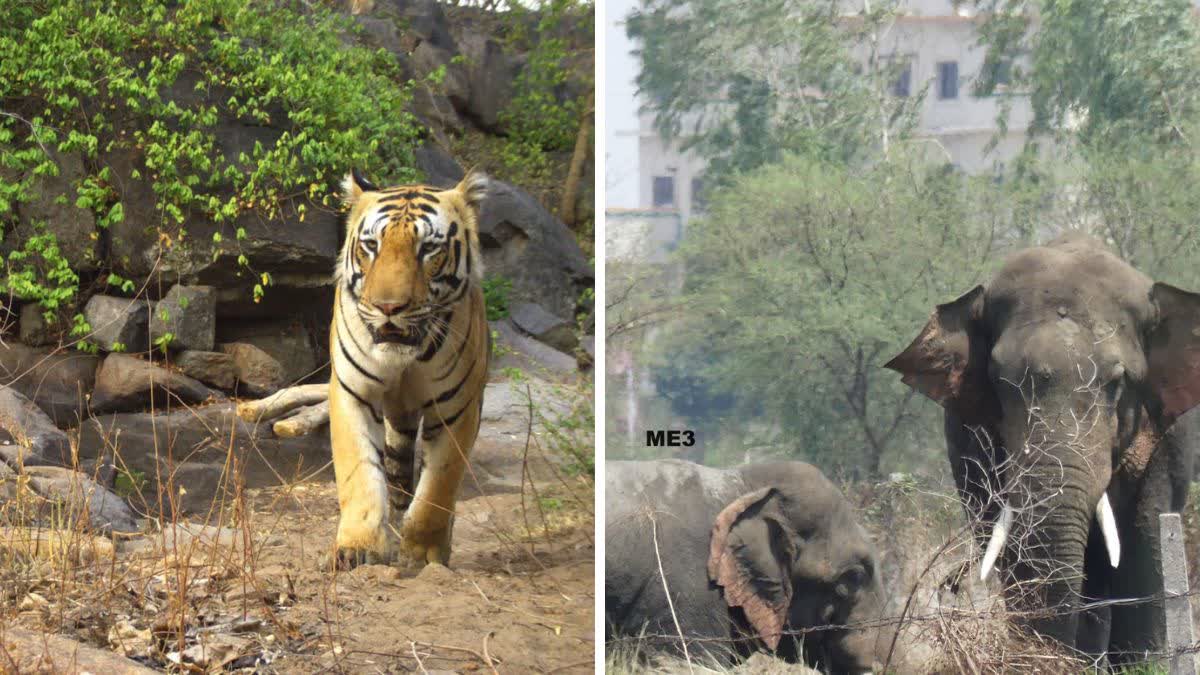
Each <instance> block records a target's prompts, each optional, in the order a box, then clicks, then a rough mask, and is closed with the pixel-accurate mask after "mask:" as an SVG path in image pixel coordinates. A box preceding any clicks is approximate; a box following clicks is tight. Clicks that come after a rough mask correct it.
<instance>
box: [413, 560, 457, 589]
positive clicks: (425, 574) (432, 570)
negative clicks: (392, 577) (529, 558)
mask: <svg viewBox="0 0 1200 675" xmlns="http://www.w3.org/2000/svg"><path fill="white" fill-rule="evenodd" d="M417 578H418V579H420V580H421V581H423V582H425V583H428V584H430V585H431V586H434V587H445V586H447V585H448V584H451V583H454V582H455V581H457V575H455V574H454V571H453V570H451V569H450V568H449V567H446V566H445V565H442V564H440V563H430V564H428V565H426V566H424V567H422V568H421V571H420V572H419V573H417Z"/></svg>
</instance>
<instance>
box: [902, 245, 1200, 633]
mask: <svg viewBox="0 0 1200 675" xmlns="http://www.w3.org/2000/svg"><path fill="white" fill-rule="evenodd" d="M887 367H889V368H892V369H894V370H897V371H899V372H900V373H902V374H903V376H904V377H903V379H904V382H906V383H907V384H908V385H909V386H911V387H913V388H914V389H916V390H917V391H919V392H921V393H923V394H925V395H926V396H928V397H929V398H931V399H933V400H934V401H937V402H938V403H940V404H941V405H942V406H943V407H945V408H946V410H947V412H948V415H947V430H948V433H949V432H950V428H951V426H952V425H953V426H954V427H956V428H959V429H961V428H964V427H965V428H966V429H967V430H969V431H968V433H973V434H976V435H977V438H978V440H977V441H976V443H977V447H984V448H985V449H986V451H985V452H984V453H983V454H982V455H981V456H980V457H978V458H975V459H973V460H972V461H977V462H979V463H981V464H986V465H987V466H985V467H982V468H981V470H980V474H979V475H981V476H983V477H984V479H983V480H984V482H986V483H987V484H986V485H979V484H974V485H967V486H966V487H965V488H964V492H966V493H967V496H968V497H972V496H974V497H979V498H980V500H981V503H980V504H977V505H976V506H977V508H981V509H982V511H983V512H984V513H986V514H987V519H988V520H989V521H991V522H992V523H993V530H992V533H991V537H990V540H989V544H988V546H987V550H986V552H985V555H984V560H983V565H982V568H981V570H982V574H983V576H984V577H986V576H987V574H988V572H989V571H990V570H991V569H992V566H993V565H994V564H995V563H996V561H997V559H998V558H999V559H1000V560H1002V561H1004V562H1005V565H1006V568H1007V569H1008V570H1009V571H1010V572H1011V573H1012V575H1013V576H1012V578H1013V579H1033V578H1038V579H1043V580H1048V582H1047V583H1043V584H1040V585H1038V587H1037V590H1036V593H1035V596H1036V597H1035V600H1036V603H1037V604H1038V605H1041V606H1046V605H1049V606H1057V605H1060V604H1065V605H1066V606H1072V604H1073V603H1074V602H1075V598H1076V595H1077V592H1078V589H1079V578H1080V576H1081V573H1082V570H1083V567H1082V560H1083V556H1084V549H1085V546H1086V544H1087V541H1088V536H1089V530H1090V528H1091V527H1092V523H1093V519H1095V521H1096V522H1097V524H1098V525H1099V531H1101V532H1103V534H1104V538H1105V542H1104V543H1105V544H1106V546H1107V548H1108V554H1109V556H1110V560H1111V562H1112V565H1113V567H1116V566H1117V564H1118V562H1119V559H1120V542H1119V541H1118V536H1117V526H1116V523H1115V521H1114V518H1113V515H1112V513H1113V512H1112V508H1111V506H1110V502H1109V497H1108V496H1107V494H1106V489H1107V488H1108V487H1109V481H1110V479H1111V477H1112V475H1113V470H1114V467H1115V466H1117V465H1118V464H1119V463H1122V462H1127V461H1130V460H1131V455H1130V453H1138V452H1145V453H1148V452H1149V449H1150V448H1153V444H1154V441H1155V438H1156V435H1158V434H1161V432H1162V431H1163V430H1165V429H1166V427H1167V426H1169V425H1170V424H1171V423H1172V422H1173V421H1174V420H1175V419H1176V418H1177V417H1178V416H1179V415H1182V414H1183V413H1184V412H1186V411H1187V410H1188V409H1189V408H1191V407H1193V406H1194V405H1196V403H1197V402H1200V296H1198V295H1195V294H1192V293H1188V292H1185V291H1181V290H1179V289H1177V288H1174V287H1171V286H1168V285H1166V284H1162V283H1152V282H1151V281H1150V279H1148V278H1146V277H1145V276H1144V275H1142V274H1140V273H1139V272H1137V271H1136V270H1134V269H1133V268H1132V267H1130V266H1129V265H1128V264H1126V263H1125V262H1123V261H1121V260H1120V259H1119V258H1117V257H1115V256H1113V255H1112V254H1110V253H1109V252H1108V251H1106V250H1105V249H1104V248H1103V247H1102V246H1101V245H1100V244H1099V243H1097V242H1095V241H1093V240H1090V239H1084V238H1065V239H1063V240H1060V241H1059V242H1056V243H1054V244H1051V245H1049V246H1047V247H1041V248H1033V249H1028V250H1025V251H1022V252H1020V253H1018V254H1016V255H1014V256H1013V257H1011V258H1010V259H1009V260H1008V261H1007V262H1006V264H1005V265H1004V267H1003V268H1002V269H1001V270H1000V271H999V272H998V273H997V275H996V276H995V278H994V279H993V280H992V281H991V283H989V285H988V286H987V288H986V289H985V288H984V287H983V286H978V287H976V288H974V289H972V290H971V291H970V292H968V293H967V294H965V295H963V296H962V297H960V298H958V299H957V300H955V301H953V302H951V303H948V304H945V305H939V306H938V307H937V309H936V311H935V312H934V313H933V316H932V318H931V319H930V320H929V323H928V324H927V325H926V326H925V328H924V329H923V330H922V331H921V332H920V334H919V335H918V336H917V338H916V339H915V340H914V341H913V342H912V344H911V345H909V347H908V348H907V349H906V350H904V352H903V353H901V354H900V355H899V356H897V357H896V358H895V359H893V360H892V361H891V362H890V363H888V364H887ZM1132 461H1134V462H1136V461H1138V459H1137V458H1132ZM960 487H962V486H961V485H960ZM972 491H975V492H976V494H974V495H972V494H971V492H972ZM984 493H986V494H984ZM1017 533H1019V534H1020V539H1019V540H1018V539H1017V537H1016V535H1017ZM1015 541H1019V542H1020V543H1021V548H1020V550H1014V548H1015V547H1014V542H1015ZM1068 614H1070V613H1068ZM1031 623H1032V624H1033V626H1034V628H1035V629H1037V630H1039V632H1042V633H1043V634H1049V635H1052V636H1054V637H1058V638H1060V639H1063V640H1064V641H1066V642H1068V643H1070V641H1071V640H1073V639H1074V638H1073V636H1074V630H1075V626H1074V624H1073V622H1072V621H1071V620H1069V619H1068V620H1066V621H1064V620H1063V619H1062V618H1057V617H1055V618H1050V619H1034V620H1032V621H1031Z"/></svg>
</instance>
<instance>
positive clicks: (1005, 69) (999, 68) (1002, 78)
mask: <svg viewBox="0 0 1200 675" xmlns="http://www.w3.org/2000/svg"><path fill="white" fill-rule="evenodd" d="M1012 65H1013V64H1012V61H1010V60H1008V59H1003V60H1000V61H995V62H993V63H991V64H989V65H987V66H986V67H987V69H988V75H989V79H990V80H991V83H992V85H993V86H995V88H996V89H1004V88H1005V87H1008V86H1009V85H1010V84H1012Z"/></svg>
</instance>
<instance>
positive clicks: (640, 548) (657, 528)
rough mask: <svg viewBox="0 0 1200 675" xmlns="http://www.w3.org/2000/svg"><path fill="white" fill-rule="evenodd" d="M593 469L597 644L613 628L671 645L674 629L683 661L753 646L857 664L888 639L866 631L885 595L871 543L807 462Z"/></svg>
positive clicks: (616, 633) (867, 664)
mask: <svg viewBox="0 0 1200 675" xmlns="http://www.w3.org/2000/svg"><path fill="white" fill-rule="evenodd" d="M605 467H606V468H605V471H606V477H605V489H606V494H605V556H604V563H605V578H604V614H605V622H606V632H605V634H606V639H607V640H609V641H610V642H609V644H610V649H611V648H613V647H614V646H615V645H614V643H613V642H612V640H614V639H616V638H619V637H620V636H626V637H628V638H630V639H631V640H632V641H635V642H637V643H638V644H639V647H645V646H649V647H651V648H659V649H661V648H668V649H672V650H678V649H680V634H682V637H683V639H684V640H685V641H686V643H687V645H688V649H689V655H690V656H691V657H693V658H695V657H699V656H701V655H703V656H704V657H707V658H709V659H713V660H715V661H717V662H719V663H729V662H732V661H734V660H737V659H739V658H741V657H744V656H747V655H748V654H749V653H750V652H752V651H754V650H761V649H764V648H765V649H768V650H773V651H774V652H775V653H776V654H777V655H778V656H780V657H782V658H784V659H787V660H790V661H804V662H806V663H808V664H809V665H811V666H814V667H820V668H824V669H826V670H828V671H829V672H863V671H868V670H870V669H871V667H872V664H873V663H874V662H876V660H877V657H878V649H880V648H883V649H886V647H887V644H890V641H889V640H885V639H884V638H882V637H881V634H880V631H879V630H878V623H879V619H880V612H881V610H882V608H883V605H884V600H885V598H884V597H883V588H882V586H881V584H880V580H879V576H878V572H877V569H876V559H875V556H874V555H873V553H872V547H871V543H870V541H869V539H868V537H867V535H866V533H865V532H864V530H863V529H862V527H861V526H860V525H859V524H858V522H857V521H856V520H855V514H854V510H853V509H852V508H851V506H850V505H849V503H847V501H846V500H845V498H844V497H843V496H842V494H841V493H840V492H839V491H838V490H837V488H835V487H834V486H833V484H831V483H830V482H829V481H828V480H827V479H826V478H825V477H824V476H823V475H822V474H821V472H820V471H819V470H817V469H816V468H815V467H813V466H811V465H809V464H805V463H802V462H781V463H772V464H750V465H744V466H739V467H735V468H730V469H714V468H708V467H704V466H700V465H698V464H693V463H691V462H684V461H680V460H664V461H655V462H616V461H614V462H608V463H606V464H605ZM660 569H661V574H660ZM664 584H665V586H666V588H668V589H670V600H668V596H667V593H666V590H665V589H664ZM676 621H678V625H676ZM884 642H887V644H883V643H884Z"/></svg>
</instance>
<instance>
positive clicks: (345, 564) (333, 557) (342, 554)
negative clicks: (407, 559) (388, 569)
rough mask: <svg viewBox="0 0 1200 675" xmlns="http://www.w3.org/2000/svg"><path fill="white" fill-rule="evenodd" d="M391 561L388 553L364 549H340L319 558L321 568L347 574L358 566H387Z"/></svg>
mask: <svg viewBox="0 0 1200 675" xmlns="http://www.w3.org/2000/svg"><path fill="white" fill-rule="evenodd" d="M391 561H392V554H391V553H390V552H383V553H381V552H379V551H372V550H370V549H365V548H341V547H338V549H337V550H336V551H335V552H334V553H332V554H326V555H325V556H323V557H322V558H321V563H320V564H321V567H322V568H323V569H326V570H330V571H334V570H336V571H340V572H348V571H350V570H352V569H354V568H355V567H358V566H359V565H387V564H388V563H390V562H391Z"/></svg>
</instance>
